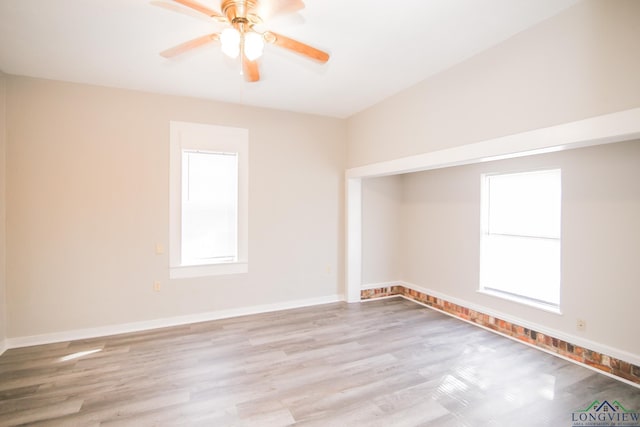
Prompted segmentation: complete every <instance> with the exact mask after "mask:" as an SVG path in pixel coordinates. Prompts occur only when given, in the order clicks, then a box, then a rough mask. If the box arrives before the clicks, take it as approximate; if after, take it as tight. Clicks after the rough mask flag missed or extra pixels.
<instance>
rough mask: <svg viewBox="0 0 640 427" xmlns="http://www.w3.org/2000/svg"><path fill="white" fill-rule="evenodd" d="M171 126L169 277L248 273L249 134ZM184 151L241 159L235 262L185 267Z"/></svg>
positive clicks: (199, 126) (173, 123)
mask: <svg viewBox="0 0 640 427" xmlns="http://www.w3.org/2000/svg"><path fill="white" fill-rule="evenodd" d="M169 125H170V142H169V146H170V147H169V175H170V176H169V181H170V189H169V206H170V208H169V224H170V225H169V228H170V231H169V277H170V278H171V279H180V278H188V277H202V276H216V275H224V274H241V273H247V272H248V269H249V254H248V206H249V203H248V195H249V189H248V187H249V179H248V178H249V169H248V168H249V131H248V130H247V129H241V128H233V127H227V126H217V125H209V124H200V123H189V122H179V121H170V123H169ZM183 151H202V152H211V153H237V155H238V199H237V200H238V218H237V227H238V230H237V251H238V255H237V259H236V260H235V261H233V262H221V263H211V264H201V265H185V264H183V263H182V254H181V250H182V153H183Z"/></svg>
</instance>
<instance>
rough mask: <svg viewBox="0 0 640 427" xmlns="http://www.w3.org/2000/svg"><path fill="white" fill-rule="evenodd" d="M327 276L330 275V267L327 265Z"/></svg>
mask: <svg viewBox="0 0 640 427" xmlns="http://www.w3.org/2000/svg"><path fill="white" fill-rule="evenodd" d="M327 274H331V266H330V265H327Z"/></svg>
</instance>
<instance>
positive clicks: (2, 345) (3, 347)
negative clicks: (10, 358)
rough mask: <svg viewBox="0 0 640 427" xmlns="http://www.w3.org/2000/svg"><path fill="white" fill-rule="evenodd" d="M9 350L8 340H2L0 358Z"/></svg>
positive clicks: (0, 341) (0, 342)
mask: <svg viewBox="0 0 640 427" xmlns="http://www.w3.org/2000/svg"><path fill="white" fill-rule="evenodd" d="M7 349H8V347H7V342H6V340H0V356H2V353H4V352H5V351H7Z"/></svg>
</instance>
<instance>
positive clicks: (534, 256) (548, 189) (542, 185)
mask: <svg viewBox="0 0 640 427" xmlns="http://www.w3.org/2000/svg"><path fill="white" fill-rule="evenodd" d="M482 180H483V186H482V208H481V209H482V220H481V222H482V226H481V239H480V241H481V251H480V290H481V291H484V292H487V293H490V294H493V295H497V296H501V297H505V298H508V299H514V300H516V301H519V302H523V303H526V304H529V305H533V306H537V307H540V308H547V309H551V310H553V311H558V309H559V305H560V219H561V215H560V212H561V176H560V169H553V170H541V171H534V172H523V173H509V174H493V175H492V174H486V175H483V177H482Z"/></svg>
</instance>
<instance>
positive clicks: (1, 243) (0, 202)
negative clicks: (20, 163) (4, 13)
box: [0, 71, 7, 351]
mask: <svg viewBox="0 0 640 427" xmlns="http://www.w3.org/2000/svg"><path fill="white" fill-rule="evenodd" d="M6 83H7V78H6V76H5V75H4V74H3V73H2V72H1V71H0V348H2V347H3V344H4V340H5V338H6V337H7V318H6V313H7V297H6V272H7V265H6V240H7V234H6V182H7V176H6V164H5V152H6V108H5V105H6ZM0 351H2V350H0Z"/></svg>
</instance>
